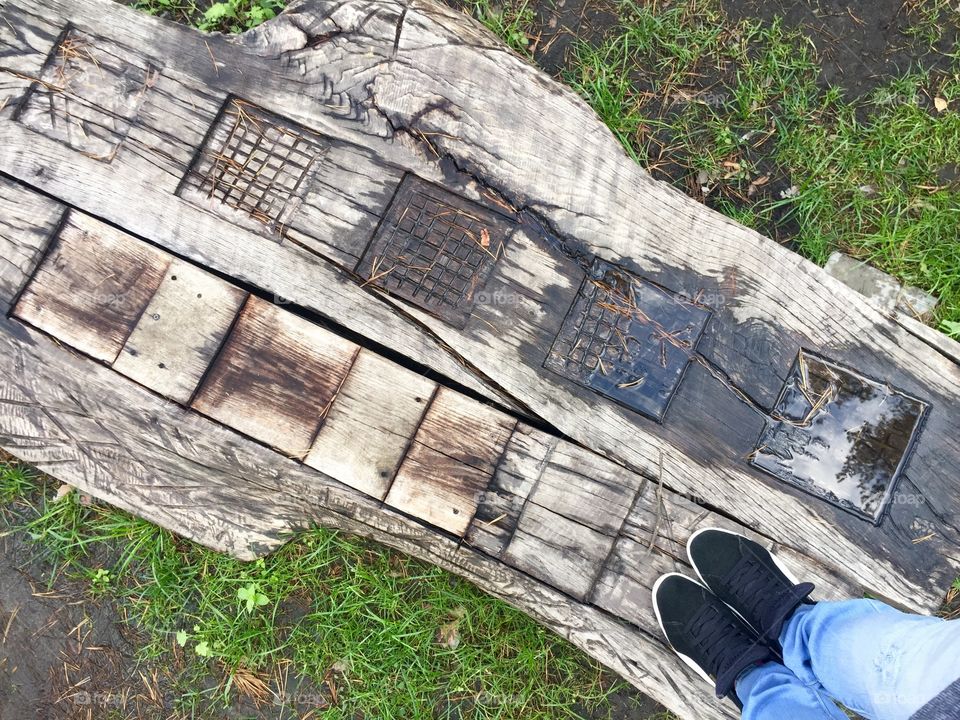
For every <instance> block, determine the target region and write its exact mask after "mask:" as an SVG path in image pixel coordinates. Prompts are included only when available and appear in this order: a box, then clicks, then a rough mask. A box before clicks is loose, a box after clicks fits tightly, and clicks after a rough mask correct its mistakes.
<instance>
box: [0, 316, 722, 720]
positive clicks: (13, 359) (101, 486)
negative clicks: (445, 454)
mask: <svg viewBox="0 0 960 720" xmlns="http://www.w3.org/2000/svg"><path fill="white" fill-rule="evenodd" d="M104 439H107V441H108V444H106V445H103V444H102V442H103V441H104ZM0 446H2V447H3V448H4V449H6V450H8V451H10V452H12V453H14V454H15V455H17V456H18V457H21V458H24V459H25V460H26V461H28V462H32V463H34V464H35V465H36V466H37V467H38V468H39V469H41V470H43V471H46V472H49V473H51V474H53V475H54V476H55V477H58V478H60V479H62V480H63V481H64V482H68V483H70V484H72V485H74V486H76V487H78V488H80V489H81V490H83V491H85V492H91V493H93V494H96V495H97V496H98V497H101V498H103V499H104V500H105V501H107V502H110V503H112V504H114V505H116V506H117V507H120V508H124V509H126V510H129V511H131V512H134V513H137V514H140V515H142V516H143V517H145V518H147V519H149V520H151V521H152V522H155V523H158V524H159V525H161V526H162V527H165V528H168V529H171V530H173V531H175V532H178V533H180V534H183V535H186V536H188V537H192V538H193V539H195V540H197V541H199V542H202V543H204V544H205V545H207V546H209V547H212V548H214V549H217V550H220V551H223V552H229V553H231V554H233V555H236V556H238V557H241V558H253V557H257V556H260V555H263V554H265V553H268V552H270V551H272V550H275V549H276V548H278V547H279V546H280V545H282V544H283V543H284V542H285V541H286V539H287V538H288V537H289V535H290V533H291V532H293V531H295V530H296V529H298V528H300V527H304V526H307V525H310V524H313V523H318V524H320V525H323V526H325V527H329V528H332V529H337V530H342V531H345V532H349V533H353V534H357V535H360V536H363V537H368V538H371V539H373V540H376V541H378V542H382V543H385V544H387V545H389V546H391V547H394V548H397V549H398V550H401V551H403V552H406V553H410V554H412V555H415V556H417V557H419V558H422V559H423V560H425V561H427V562H431V563H434V564H436V565H438V566H440V567H443V568H444V569H447V570H449V571H451V572H454V573H457V574H459V575H461V576H463V577H465V578H466V579H468V580H470V581H471V582H474V583H476V584H478V585H479V586H481V587H484V588H485V589H486V590H487V591H488V592H490V593H491V594H492V595H494V596H496V597H499V598H501V599H503V600H506V601H507V602H509V603H510V604H512V605H514V606H516V607H518V608H519V609H521V610H522V611H523V612H525V613H527V614H529V615H531V616H532V617H534V618H535V619H537V620H538V621H540V622H542V623H543V624H544V625H546V626H547V627H549V628H552V629H554V630H555V631H557V632H558V633H559V634H560V635H562V636H563V637H565V638H567V639H569V640H570V641H571V642H573V643H574V644H576V645H577V646H579V647H581V648H583V649H584V650H586V651H587V652H589V653H590V654H591V655H593V656H594V657H598V658H601V659H602V660H603V661H604V662H605V663H606V664H608V665H609V666H610V667H611V668H612V669H613V670H614V671H615V672H618V673H620V674H621V675H623V676H624V677H626V678H628V679H630V680H631V681H632V682H634V683H636V684H637V685H638V686H640V687H642V688H644V689H645V690H646V692H648V693H650V694H651V695H652V696H653V697H655V698H658V699H661V700H663V701H666V702H668V703H669V705H670V707H671V708H672V709H674V710H675V711H676V712H678V713H680V714H681V715H682V716H683V717H689V718H694V717H696V718H698V719H704V720H719V719H721V718H724V719H732V718H735V717H737V713H736V709H735V708H734V707H733V706H732V705H721V704H718V703H716V702H715V700H714V699H713V698H712V691H711V690H710V688H709V687H708V686H707V685H706V684H705V683H703V681H702V680H699V679H695V678H692V677H689V676H687V674H686V673H685V671H683V669H682V668H681V667H680V666H679V665H678V664H677V663H676V661H675V657H674V656H673V654H672V651H670V650H669V649H667V648H666V646H664V645H663V643H662V642H661V641H660V640H658V639H657V638H655V637H654V636H652V635H649V634H647V633H644V632H642V631H638V630H637V629H636V628H635V627H633V626H631V625H630V624H629V623H626V622H623V621H621V620H618V619H617V618H615V617H613V616H612V615H610V614H608V613H606V612H603V611H600V610H598V609H597V608H594V607H591V606H589V605H571V603H572V602H573V601H572V600H571V598H570V597H569V596H567V595H565V594H563V593H561V592H559V591H557V590H555V589H553V588H551V587H549V586H548V585H545V584H543V583H540V582H537V581H536V580H533V579H532V578H530V577H529V576H528V575H526V574H525V573H523V572H521V571H518V570H515V569H513V568H510V567H509V566H506V565H504V564H503V563H501V562H498V561H497V560H495V559H493V558H490V557H488V556H486V555H484V554H482V553H480V552H477V551H475V550H472V549H470V548H469V547H465V546H462V545H459V544H458V543H457V541H456V540H453V539H450V538H447V537H445V536H444V535H442V534H439V533H437V532H436V531H434V530H433V529H431V528H428V527H424V526H423V525H421V524H419V523H417V522H416V521H415V520H413V519H411V518H409V517H406V516H404V515H402V514H400V513H397V512H394V511H392V510H391V509H390V508H385V507H383V506H382V505H381V504H380V503H378V502H377V501H375V500H374V499H372V498H369V497H367V496H365V495H364V494H363V493H360V492H358V491H356V490H353V489H352V488H349V487H347V486H345V485H343V484H341V483H338V482H336V481H334V480H332V479H330V478H328V477H327V476H325V475H323V474H321V473H319V472H317V471H315V470H312V469H310V468H308V467H306V466H303V465H301V464H299V463H296V462H294V461H292V460H290V459H288V458H285V457H283V456H281V455H279V454H277V453H275V452H272V451H271V450H269V449H268V448H266V447H264V446H263V445H261V444H258V443H256V442H253V441H251V440H249V439H248V438H245V437H243V436H241V435H238V434H237V433H236V432H233V431H231V430H229V429H228V428H225V427H223V426H222V425H219V424H217V423H214V422H212V421H211V420H209V419H207V418H205V417H203V416H202V415H198V414H196V413H193V412H190V411H188V410H185V409H183V408H181V407H179V406H178V405H175V404H173V403H170V402H167V401H165V400H163V399H162V398H159V397H158V396H156V395H154V394H152V393H150V392H149V391H147V390H146V389H144V388H142V387H139V386H137V385H136V384H134V383H133V382H132V381H130V380H127V379H125V378H122V377H118V376H117V374H116V373H114V372H113V371H111V370H109V369H107V368H105V367H103V366H100V365H97V364H95V363H93V362H92V361H90V360H88V359H85V358H83V357H79V356H77V355H74V354H72V353H70V352H69V351H68V350H66V349H64V348H62V347H59V346H57V345H56V344H55V343H54V342H53V341H52V340H51V339H50V338H48V337H46V336H45V335H43V334H42V333H39V332H36V331H34V330H32V329H30V328H26V327H23V326H19V327H18V326H17V324H16V323H14V322H11V321H8V320H6V319H0ZM198 517H200V518H203V522H199V523H198V522H197V518H198Z"/></svg>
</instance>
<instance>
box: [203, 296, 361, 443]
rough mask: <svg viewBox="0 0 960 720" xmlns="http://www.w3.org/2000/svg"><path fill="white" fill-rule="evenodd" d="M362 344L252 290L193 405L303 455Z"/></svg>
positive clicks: (214, 417)
mask: <svg viewBox="0 0 960 720" xmlns="http://www.w3.org/2000/svg"><path fill="white" fill-rule="evenodd" d="M359 350H360V348H359V347H357V346H356V345H354V344H353V343H352V342H350V341H349V340H345V339H344V338H341V337H339V336H337V335H334V334H333V333H331V332H329V331H328V330H324V329H323V328H321V327H320V326H318V325H314V324H312V323H310V322H308V321H306V320H304V319H303V318H300V317H297V316H296V315H294V314H293V313H290V312H286V311H284V310H282V309H280V308H278V307H277V306H276V305H271V304H270V303H268V302H266V301H265V300H261V299H260V298H258V297H250V298H249V299H248V300H247V302H246V304H245V305H244V307H243V310H242V311H241V312H240V317H239V318H238V319H237V323H236V325H235V326H234V328H233V330H232V331H231V333H230V335H229V337H228V338H227V340H226V342H225V343H224V346H223V349H222V350H221V352H220V354H219V355H218V356H217V359H216V361H215V362H214V364H213V366H212V367H211V368H210V371H209V373H208V374H207V376H206V378H205V379H204V381H203V383H202V384H201V386H200V389H199V390H198V391H197V396H196V398H195V399H194V400H193V402H192V405H191V407H193V408H194V409H195V410H198V411H200V412H202V413H204V414H205V415H208V416H209V417H211V418H213V419H215V420H219V421H220V422H222V423H224V424H225V425H229V426H230V427H233V428H236V429H237V430H239V431H240V432H242V433H245V434H247V435H249V436H250V437H253V438H255V439H257V440H260V441H261V442H264V443H266V444H267V445H270V446H271V447H275V448H278V449H279V450H280V451H282V452H284V453H286V454H287V455H290V456H291V457H296V458H303V457H305V456H306V455H307V453H308V452H309V450H310V446H311V445H312V444H313V440H314V438H315V436H316V433H317V429H318V428H319V427H320V423H321V422H322V421H323V417H324V415H325V414H326V413H327V411H328V410H329V409H330V406H331V404H332V403H333V401H334V400H335V399H336V396H337V393H338V392H339V390H340V387H341V385H342V384H343V381H344V380H345V379H346V377H347V373H348V372H349V371H350V366H351V365H352V364H353V361H354V358H355V357H356V355H357V353H358V352H359Z"/></svg>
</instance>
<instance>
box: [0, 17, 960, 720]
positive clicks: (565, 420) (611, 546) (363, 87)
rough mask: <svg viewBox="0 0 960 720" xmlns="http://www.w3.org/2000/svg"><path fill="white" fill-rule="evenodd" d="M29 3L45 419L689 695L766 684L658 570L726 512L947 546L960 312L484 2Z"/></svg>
mask: <svg viewBox="0 0 960 720" xmlns="http://www.w3.org/2000/svg"><path fill="white" fill-rule="evenodd" d="M0 13H2V16H0V20H2V22H0V108H2V109H0V134H2V142H0V173H2V177H0V309H2V311H3V317H2V320H0V346H2V347H0V445H2V446H3V447H4V448H5V449H7V450H8V451H10V452H11V453H13V454H14V455H17V456H18V457H21V458H23V459H24V460H26V461H28V462H31V463H33V464H35V465H36V466H37V467H39V468H41V469H43V470H44V471H46V472H49V473H50V474H52V475H54V476H55V477H58V478H60V479H62V480H64V481H65V482H69V483H71V484H74V485H77V486H78V487H81V488H83V489H84V490H86V491H89V492H91V493H93V494H96V495H98V496H100V497H102V498H104V499H106V500H108V501H110V502H112V503H115V504H117V505H118V506H120V507H123V508H126V509H129V510H131V511H132V512H135V513H137V514H139V515H142V516H144V517H146V518H149V519H151V520H153V521H155V522H157V523H159V524H161V525H163V526H164V527H168V528H170V529H172V530H175V531H176V532H179V533H181V534H183V535H185V536H188V537H191V538H194V539H196V540H197V541H199V542H202V543H204V544H206V545H209V546H210V547H213V548H216V549H219V550H223V551H226V552H230V553H232V554H234V555H236V556H238V557H244V558H251V557H255V556H257V555H261V554H264V553H267V552H270V551H271V550H273V549H275V548H276V547H278V546H279V545H280V544H282V543H283V542H285V540H286V539H287V538H288V537H289V536H290V533H292V532H294V531H295V530H297V529H298V528H302V527H305V526H308V525H311V524H314V523H319V524H321V525H324V526H328V527H332V528H338V529H343V530H346V531H349V532H353V533H358V534H360V535H364V536H367V537H371V538H374V539H376V540H379V541H381V542H385V543H387V544H389V545H391V546H393V547H397V548H399V549H401V550H403V551H405V552H409V553H411V554H413V555H415V556H417V557H420V558H423V559H425V560H428V561H430V562H434V563H436V564H438V565H440V566H442V567H445V568H447V569H450V570H452V571H454V572H456V573H458V574H460V575H463V576H464V577H466V578H468V579H470V580H472V581H473V582H475V583H477V584H478V585H479V586H480V587H482V588H484V589H485V590H487V591H488V592H490V593H491V594H493V595H495V596H498V597H501V598H504V599H505V600H507V601H508V602H510V603H512V604H513V605H515V606H517V607H519V608H520V609H522V610H524V611H525V612H527V613H528V614H530V615H531V616H532V617H535V618H536V619H537V620H539V621H540V622H542V623H544V624H545V625H547V626H548V627H551V628H553V629H554V630H556V631H557V632H559V633H560V634H562V635H563V636H565V637H567V638H569V639H570V640H571V641H573V642H574V643H576V644H577V645H579V646H580V647H582V648H583V649H584V650H586V651H587V652H588V653H590V654H591V655H592V656H594V657H595V658H597V659H598V660H600V661H601V662H604V663H605V664H607V665H608V666H610V667H611V668H612V669H614V670H615V671H616V672H618V673H620V674H621V675H622V676H623V677H624V678H626V679H628V680H629V681H631V682H632V683H634V684H635V685H636V686H637V687H639V688H640V689H642V690H643V691H645V692H647V693H648V694H650V695H651V696H653V697H654V698H655V699H657V700H659V701H661V702H663V703H665V704H666V705H667V706H668V707H670V708H671V709H672V710H674V711H676V712H677V713H679V714H680V715H681V716H684V717H697V718H703V717H709V718H712V717H716V718H720V717H734V716H736V711H735V708H733V706H732V705H729V706H728V705H717V704H716V703H714V702H713V700H712V698H711V691H710V688H708V687H706V686H705V685H703V684H702V682H701V681H700V680H699V679H697V678H695V677H692V676H690V677H688V676H687V675H686V674H683V675H678V672H677V671H678V668H679V667H680V666H679V665H678V664H677V663H676V662H675V660H674V658H673V656H672V654H671V652H670V651H669V649H668V648H667V647H666V646H665V645H664V644H663V641H662V639H661V638H660V635H659V632H658V630H657V628H656V624H655V620H654V618H653V616H652V612H651V609H650V598H649V593H650V587H651V585H652V583H653V581H654V580H655V579H656V577H657V576H658V575H659V574H660V573H662V572H665V571H669V570H674V569H682V568H683V567H684V566H685V554H684V543H685V542H686V539H687V537H689V535H690V534H691V533H692V532H694V531H695V530H697V529H698V528H702V527H707V526H711V525H715V526H721V527H727V528H733V529H737V530H739V531H742V532H746V533H748V534H750V535H751V536H752V537H755V538H757V539H760V540H762V541H763V542H765V543H766V544H768V545H770V546H776V548H777V553H778V555H779V556H780V557H782V558H783V559H784V561H785V562H786V563H787V564H788V565H789V566H790V567H791V568H792V569H794V570H795V573H796V574H798V575H803V576H804V577H805V578H810V579H812V580H813V581H815V582H816V583H817V584H818V587H819V590H818V592H819V593H820V596H821V597H841V596H846V595H855V594H857V593H862V592H863V591H870V592H872V593H875V594H877V595H879V596H882V597H885V598H887V599H889V600H891V601H893V602H895V603H897V604H900V605H902V606H906V607H909V608H914V609H917V610H930V609H931V608H933V607H935V606H936V605H937V603H938V602H939V600H940V597H941V595H942V592H943V590H944V588H946V587H947V584H948V583H949V580H950V579H952V578H953V577H955V574H956V570H957V567H958V565H960V549H958V547H960V545H958V540H960V512H958V499H960V489H958V488H957V486H956V482H955V474H956V468H957V467H958V455H960V447H958V445H957V443H956V442H955V438H956V437H957V435H958V433H960V413H958V412H957V411H956V408H957V400H958V395H960V389H958V388H960V366H958V358H960V347H958V346H957V345H956V344H955V343H953V342H952V341H949V340H947V339H945V338H942V337H938V336H936V335H935V334H934V333H932V332H931V331H930V330H929V329H928V328H925V327H923V326H921V325H919V324H917V323H916V322H914V321H912V320H910V319H909V318H906V317H902V316H899V315H894V316H885V315H882V314H881V313H880V312H878V311H877V310H876V309H874V308H872V307H871V306H869V305H868V304H867V303H866V302H865V301H864V300H862V299H860V298H859V297H858V296H856V295H855V294H854V293H853V291H851V290H849V289H847V288H845V287H843V286H841V285H840V284H839V283H838V282H836V281H834V280H832V279H830V278H828V277H827V276H826V275H825V274H824V273H822V272H821V271H820V270H818V269H817V268H815V267H814V266H812V265H810V264H809V263H807V262H805V261H802V260H800V259H799V258H797V257H796V256H793V255H791V254H790V253H789V252H788V251H786V250H784V249H783V248H780V247H779V246H777V245H776V244H775V243H773V242H771V241H769V240H767V239H765V238H762V237H760V236H758V235H757V234H755V233H753V232H752V231H749V230H747V229H745V228H743V227H741V226H739V225H736V224H735V223H733V222H731V221H729V220H726V219H724V218H722V217H720V216H719V215H717V214H715V213H713V212H711V211H710V210H708V209H706V208H705V207H703V206H702V205H700V204H698V203H696V202H694V201H692V200H690V199H688V198H685V197H684V196H683V195H682V194H680V193H678V192H676V191H674V190H672V189H670V188H668V187H666V186H664V185H662V184H660V183H656V182H654V181H652V180H651V179H650V178H649V176H647V175H646V174H645V173H644V172H643V171H642V170H641V169H640V168H638V167H637V166H636V165H635V164H634V163H633V162H632V161H631V160H630V159H629V158H627V157H626V156H625V155H624V154H623V152H622V151H621V149H620V148H619V146H618V144H617V143H616V141H615V140H614V138H613V137H612V136H611V135H610V134H609V132H608V131H606V129H605V128H604V127H603V126H602V124H601V122H600V120H599V119H598V118H596V117H595V116H594V115H593V113H592V112H591V111H590V110H589V109H587V108H586V106H585V105H584V104H583V103H582V102H581V101H580V100H579V99H577V98H576V97H575V96H573V95H572V94H571V93H569V92H568V91H567V90H565V89H563V88H561V87H560V86H558V85H556V84H555V83H553V81H551V80H549V79H548V78H546V77H544V76H543V75H542V74H540V73H539V72H538V71H537V70H535V69H534V68H532V67H530V66H528V65H527V64H525V63H524V62H523V61H522V60H520V59H519V58H517V57H515V56H513V55H512V54H510V53H509V52H507V51H506V50H505V49H504V48H503V47H502V46H501V45H499V44H498V42H497V41H496V40H494V39H493V38H492V37H491V36H490V35H489V34H487V33H486V31H485V30H483V29H482V28H479V27H478V26H477V25H476V24H474V23H473V22H472V21H471V20H469V19H468V18H466V17H464V16H461V15H458V14H456V13H453V12H452V11H450V10H448V9H445V8H443V7H441V6H439V5H436V4H433V3H432V2H409V3H399V2H378V3H369V2H349V1H347V2H333V1H331V2H326V1H323V0H313V1H311V2H305V3H301V4H298V5H295V6H293V7H291V8H290V9H288V10H287V11H286V12H285V13H283V14H282V15H281V16H280V17H278V18H277V19H275V20H273V21H271V22H269V23H267V24H265V25H264V26H262V27H261V28H258V29H257V30H254V31H251V32H249V33H247V34H245V35H243V36H240V37H238V38H226V37H222V36H218V35H212V36H204V35H201V34H200V33H197V32H195V31H192V30H189V29H186V28H182V27H178V26H174V25H171V24H166V23H163V22H160V21H158V20H156V19H153V18H149V17H145V16H141V15H139V14H137V13H135V12H133V11H130V10H128V9H126V8H123V7H121V6H119V5H115V4H113V3H111V2H108V1H107V0H79V1H73V2H67V1H66V0H51V1H50V2H47V3H44V5H43V7H37V6H35V5H30V4H27V3H24V2H21V0H11V1H10V2H7V3H6V5H5V6H4V8H3V10H2V11H0ZM491 87H496V88H497V89H498V90H497V92H496V93H491V92H490V91H489V89H490V88H491Z"/></svg>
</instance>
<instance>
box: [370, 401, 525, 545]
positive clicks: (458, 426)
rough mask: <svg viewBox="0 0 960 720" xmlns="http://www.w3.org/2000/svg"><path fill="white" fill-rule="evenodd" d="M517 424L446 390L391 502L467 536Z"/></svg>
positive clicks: (394, 488) (418, 437)
mask: <svg viewBox="0 0 960 720" xmlns="http://www.w3.org/2000/svg"><path fill="white" fill-rule="evenodd" d="M515 424H516V421H515V420H513V419H512V418H510V417H508V416H507V415H504V414H503V413H501V412H499V411H497V410H494V409H493V408H491V407H488V406H486V405H483V404H481V403H479V402H477V401H476V400H471V399H470V398H467V397H464V396H462V395H458V394H456V393H454V392H452V391H450V390H449V389H447V388H443V387H441V388H440V389H439V390H438V391H437V394H436V395H435V396H434V398H433V401H432V402H431V403H430V407H429V408H428V409H427V412H426V415H424V418H423V422H422V423H421V424H420V428H419V429H418V430H417V434H416V436H415V437H414V439H413V443H412V445H411V446H410V449H409V451H408V452H407V455H406V457H405V458H404V460H403V464H402V465H401V466H400V470H399V471H398V472H397V477H396V479H394V481H393V485H392V486H391V487H390V492H389V493H388V495H387V499H386V502H387V504H388V505H390V506H392V507H395V508H397V509H398V510H403V511H404V512H406V513H409V514H411V515H413V516H415V517H418V518H422V519H424V520H426V521H427V522H429V523H431V524H432V525H436V526H437V527H440V528H443V529H444V530H447V531H448V532H451V533H453V534H455V535H461V536H462V535H463V534H464V533H465V532H466V530H467V527H468V526H469V524H470V520H471V519H472V518H473V515H474V513H475V512H476V509H477V505H478V504H479V502H480V496H481V494H482V493H483V491H484V489H485V488H486V487H487V485H488V484H489V482H490V478H491V477H492V476H493V473H494V470H495V468H496V466H497V463H498V462H499V461H500V456H501V455H502V453H503V449H504V447H505V446H506V444H507V441H508V440H509V439H510V434H511V432H512V431H513V427H514V425H515Z"/></svg>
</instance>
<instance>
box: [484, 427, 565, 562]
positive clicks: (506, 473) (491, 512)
mask: <svg viewBox="0 0 960 720" xmlns="http://www.w3.org/2000/svg"><path fill="white" fill-rule="evenodd" d="M559 442H560V440H559V439H558V438H556V437H553V436H550V435H547V434H546V433H544V432H541V431H539V430H535V429H534V428H532V427H530V426H528V425H525V424H524V423H518V424H517V427H516V428H515V429H514V431H513V434H512V435H511V436H510V441H509V442H508V443H507V447H506V449H505V450H504V453H503V458H502V459H501V460H500V464H499V465H498V466H497V469H496V472H494V475H493V478H492V479H491V480H490V484H489V485H488V486H487V489H486V490H485V491H484V492H483V494H482V495H481V496H480V503H479V505H478V506H477V511H476V513H475V514H474V517H473V520H472V521H471V523H470V528H469V530H468V532H467V535H466V540H467V542H468V543H470V545H472V546H473V547H477V548H480V549H481V550H483V552H485V553H487V554H488V555H491V556H493V557H495V558H500V557H502V556H503V551H504V550H505V549H506V547H507V545H508V544H509V543H510V539H511V538H512V537H513V533H514V531H515V530H516V528H517V523H518V522H519V520H520V513H522V512H523V506H524V504H526V501H527V498H528V497H529V495H530V493H531V492H532V491H533V488H534V487H535V486H536V484H537V482H538V480H539V479H540V475H541V474H542V473H543V468H544V467H545V465H546V463H547V458H549V457H550V456H551V454H552V452H553V449H554V447H555V446H556V445H557V444H558V443H559Z"/></svg>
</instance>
